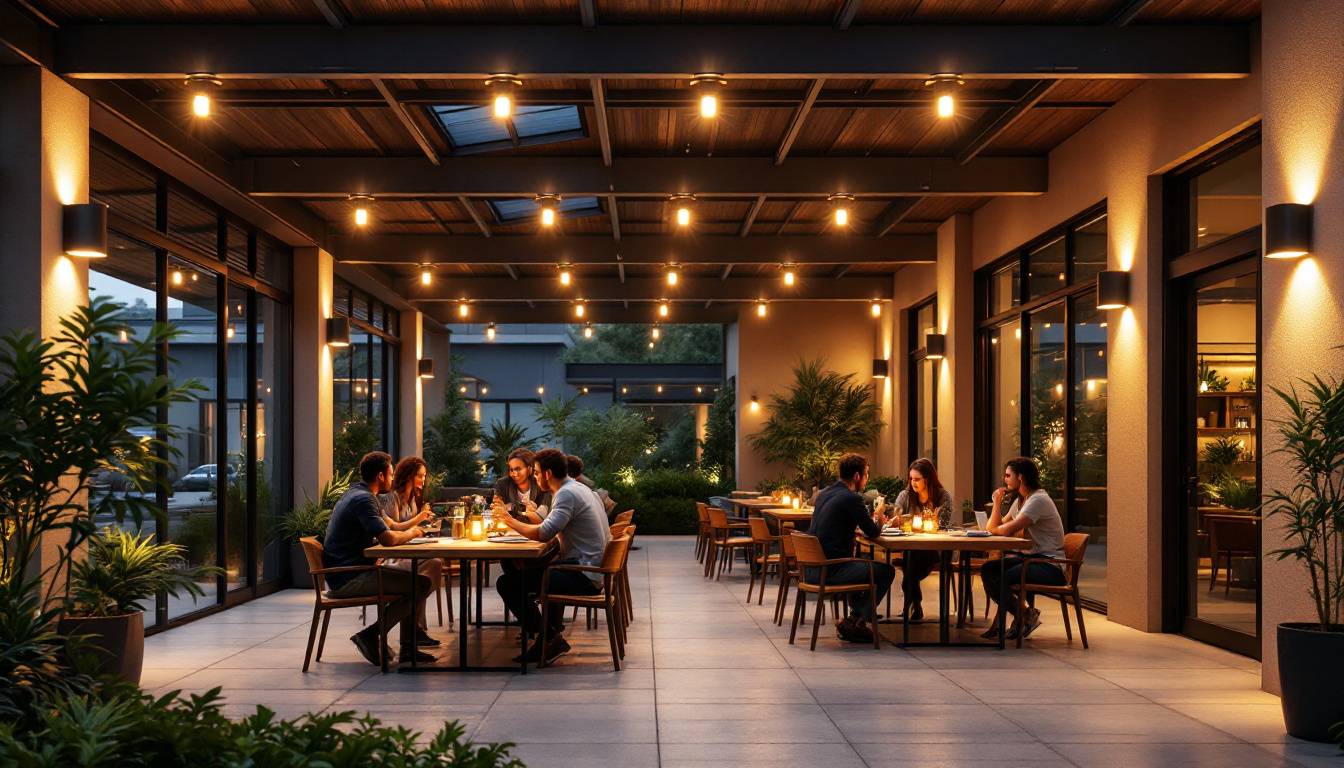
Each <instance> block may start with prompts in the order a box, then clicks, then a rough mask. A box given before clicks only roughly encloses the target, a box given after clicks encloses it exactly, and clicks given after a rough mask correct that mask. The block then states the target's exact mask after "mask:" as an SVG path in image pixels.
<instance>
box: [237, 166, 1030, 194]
mask: <svg viewBox="0 0 1344 768" xmlns="http://www.w3.org/2000/svg"><path fill="white" fill-rule="evenodd" d="M243 164H244V168H245V174H244V175H245V177H246V178H249V179H251V184H250V186H248V187H247V191H248V192H249V193H250V194H253V195H256V196H259V197H300V198H314V199H318V198H325V199H344V198H346V197H348V196H349V195H350V194H351V193H355V192H361V193H365V194H370V195H374V196H380V197H387V198H433V197H458V196H462V195H466V196H470V197H532V196H533V195H535V194H537V193H541V192H548V193H553V194H559V195H565V196H580V195H591V196H597V197H600V196H605V195H619V196H621V197H655V198H666V197H667V195H668V194H669V193H670V192H677V191H686V192H691V193H694V194H695V195H696V196H698V197H758V196H760V195H770V196H772V197H774V196H779V197H806V198H825V197H827V196H828V195H830V194H833V193H834V192H835V191H836V190H844V191H845V192H848V193H849V194H852V195H857V196H868V197H900V196H905V195H975V196H979V195H1015V194H1017V195H1034V194H1040V193H1043V192H1045V190H1046V159H1045V158H1044V157H980V158H976V159H975V160H974V161H972V162H970V163H967V164H965V165H958V164H957V162H956V161H955V160H953V159H952V158H950V157H863V158H824V157H798V158H794V159H793V160H792V161H790V162H789V163H787V164H785V165H780V166H776V165H775V164H774V162H773V160H772V159H771V158H750V157H710V158H706V157H672V158H629V159H622V160H621V162H620V164H619V165H614V166H612V167H610V168H609V167H607V166H606V165H604V164H603V163H602V160H601V159H600V158H582V157H537V158H514V157H509V158H502V157H501V158H487V157H459V158H453V159H452V162H451V163H450V165H449V166H444V167H440V168H435V167H431V166H428V165H426V164H425V163H423V162H420V161H419V160H417V159H414V158H405V157H378V158H355V157H350V158H332V157H295V158H288V157H285V158H270V157H267V158H252V159H250V160H246V161H243Z"/></svg>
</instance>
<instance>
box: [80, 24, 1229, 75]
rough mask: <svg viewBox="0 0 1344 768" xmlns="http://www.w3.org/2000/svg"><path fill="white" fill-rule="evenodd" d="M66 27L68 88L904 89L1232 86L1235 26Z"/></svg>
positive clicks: (99, 25) (247, 25) (256, 25)
mask: <svg viewBox="0 0 1344 768" xmlns="http://www.w3.org/2000/svg"><path fill="white" fill-rule="evenodd" d="M749 29H750V34H743V30H744V28H743V27H742V26H740V25H731V24H723V25H652V24H651V25H629V26H608V27H599V28H597V29H584V28H582V27H579V26H577V25H575V26H572V27H569V26H545V25H494V26H491V25H436V24H419V25H388V26H380V25H360V26H354V27H348V28H346V29H332V28H330V27H317V26H312V25H293V24H194V25H175V24H169V25H163V24H116V25H113V24H73V25H67V26H64V27H62V28H61V29H59V30H57V31H56V32H55V37H56V72H57V73H59V74H62V75H65V76H69V77H75V78H95V79H109V80H115V79H125V80H135V79H143V78H150V79H176V78H180V77H182V76H183V75H184V74H185V73H188V72H211V73H214V74H215V75H217V76H219V77H222V78H241V79H321V78H387V79H392V78H399V79H405V78H410V79H414V78H425V79H436V78H439V79H451V78H464V79H474V78H482V77H484V75H486V74H487V73H490V72H512V73H515V74H517V75H519V76H520V77H523V78H584V79H591V78H594V77H606V78H651V77H652V78H660V77H664V78H666V77H675V78H688V77H691V76H692V75H695V74H696V73H700V72H724V73H727V75H728V77H729V78H730V79H731V78H759V79H771V78H807V79H817V78H844V79H859V78H893V79H901V78H908V79H916V78H923V77H927V76H928V75H929V74H930V73H933V72H957V73H959V74H961V75H962V76H963V77H966V78H970V79H975V78H990V79H993V78H1039V77H1042V76H1045V75H1049V76H1051V77H1073V78H1112V77H1118V78H1133V77H1187V78H1189V77H1193V78H1210V77H1211V78H1229V77H1244V76H1246V75H1248V74H1249V73H1250V67H1251V29H1250V26H1249V25H1213V24H1208V25H1196V24H1189V25H1157V24H1154V25H1147V24H1145V25H1137V26H1125V27H1116V26H1109V25H1108V26H1101V25H1094V26H1082V25H1058V26H1014V25H989V24H986V25H980V26H959V25H873V26H864V27H859V28H851V29H849V30H846V32H845V34H843V35H837V34H835V30H834V29H832V28H831V27H830V26H825V27H816V26H802V25H775V26H765V25H762V26H759V27H752V28H749Z"/></svg>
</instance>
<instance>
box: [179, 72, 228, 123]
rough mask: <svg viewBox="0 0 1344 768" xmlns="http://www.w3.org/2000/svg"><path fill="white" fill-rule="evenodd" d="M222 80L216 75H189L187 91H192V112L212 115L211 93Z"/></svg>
mask: <svg viewBox="0 0 1344 768" xmlns="http://www.w3.org/2000/svg"><path fill="white" fill-rule="evenodd" d="M221 84H222V81H221V80H220V79H219V78H217V77H215V76H214V75H211V74H207V73H200V74H195V75H187V91H188V92H189V93H191V113H192V114H193V115H195V116H197V117H209V116H210V95H211V94H212V93H213V92H214V90H215V88H217V87H218V86H220V85H221Z"/></svg>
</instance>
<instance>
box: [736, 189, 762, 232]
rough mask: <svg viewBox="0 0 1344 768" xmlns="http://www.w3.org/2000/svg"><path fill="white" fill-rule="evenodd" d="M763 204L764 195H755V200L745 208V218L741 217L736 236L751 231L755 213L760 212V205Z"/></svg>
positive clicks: (754, 221)
mask: <svg viewBox="0 0 1344 768" xmlns="http://www.w3.org/2000/svg"><path fill="white" fill-rule="evenodd" d="M763 205H765V195H757V196H756V202H754V203H752V204H751V208H749V209H747V216H746V218H744V219H742V228H741V229H739V230H737V236H738V237H746V236H747V235H748V234H750V233H751V225H752V224H754V223H756V215H757V214H759V213H760V212H761V206H763Z"/></svg>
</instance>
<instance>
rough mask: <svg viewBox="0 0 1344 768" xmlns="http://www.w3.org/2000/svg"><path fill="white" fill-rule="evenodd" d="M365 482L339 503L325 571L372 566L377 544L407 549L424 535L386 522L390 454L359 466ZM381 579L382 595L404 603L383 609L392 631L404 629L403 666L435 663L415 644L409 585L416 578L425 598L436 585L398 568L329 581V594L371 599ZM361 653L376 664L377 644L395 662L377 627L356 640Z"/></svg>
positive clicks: (333, 517)
mask: <svg viewBox="0 0 1344 768" xmlns="http://www.w3.org/2000/svg"><path fill="white" fill-rule="evenodd" d="M359 476H360V478H361V482H359V483H356V484H355V485H353V486H352V487H351V488H350V490H348V491H346V492H345V495H343V496H341V499H340V501H338V502H336V508H335V509H334V510H333V511H332V513H331V521H330V522H328V523H327V535H326V539H325V541H323V543H322V565H323V566H325V567H327V568H343V567H348V566H358V565H373V564H374V561H373V560H372V559H370V558H368V557H365V556H364V550H365V549H366V548H368V547H371V546H373V545H374V544H375V543H377V544H381V545H383V546H385V547H391V546H395V545H397V544H405V543H406V542H408V541H410V540H411V539H414V538H417V537H419V536H423V535H425V534H424V532H423V531H422V530H421V529H420V528H419V527H418V526H417V527H413V528H410V529H408V530H405V531H394V530H392V529H390V528H388V527H387V523H385V522H384V521H383V515H382V512H381V508H380V507H379V504H378V494H379V493H384V492H386V491H390V490H391V489H392V457H391V456H388V455H387V454H386V453H379V452H374V453H370V454H368V455H366V456H365V457H364V458H363V459H362V460H360V462H359ZM379 572H381V573H382V579H383V594H384V595H401V596H402V597H401V598H400V599H398V600H396V601H394V602H392V603H390V604H389V605H388V606H387V607H386V608H384V609H383V616H384V618H385V620H386V622H387V625H388V626H391V625H393V624H400V625H401V658H400V661H402V662H403V663H405V662H409V661H411V660H412V659H413V658H414V659H415V660H417V661H421V662H428V661H433V660H434V657H433V656H431V655H429V654H427V653H424V652H423V651H420V650H417V648H416V643H415V630H416V626H417V625H416V620H415V618H414V617H413V616H412V613H413V611H412V610H411V608H412V606H411V598H410V594H411V579H412V578H417V579H419V580H420V583H419V584H418V585H417V586H416V589H417V590H419V593H420V594H421V595H428V594H429V593H430V590H432V589H433V585H432V584H431V582H430V580H429V578H428V577H426V576H420V575H414V576H413V575H412V574H411V572H410V571H402V570H397V569H395V568H379V569H378V570H376V571H375V570H369V571H354V572H349V571H347V572H342V573H333V574H329V575H328V576H327V587H328V590H327V591H328V592H330V593H331V596H332V597H337V598H340V597H370V596H375V595H377V594H378V574H379ZM350 640H351V641H352V642H354V644H355V647H356V648H358V649H359V652H360V653H361V654H362V655H363V656H364V658H365V659H368V661H369V663H370V664H373V665H375V666H381V665H379V663H378V643H382V644H383V652H384V653H385V654H387V656H388V657H389V658H391V655H392V652H391V650H390V649H388V647H387V638H386V637H382V638H380V637H378V625H377V624H376V623H375V624H372V625H370V626H368V627H366V628H364V629H363V630H362V631H360V632H358V633H356V634H355V635H353V636H352V637H351V638H350Z"/></svg>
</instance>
